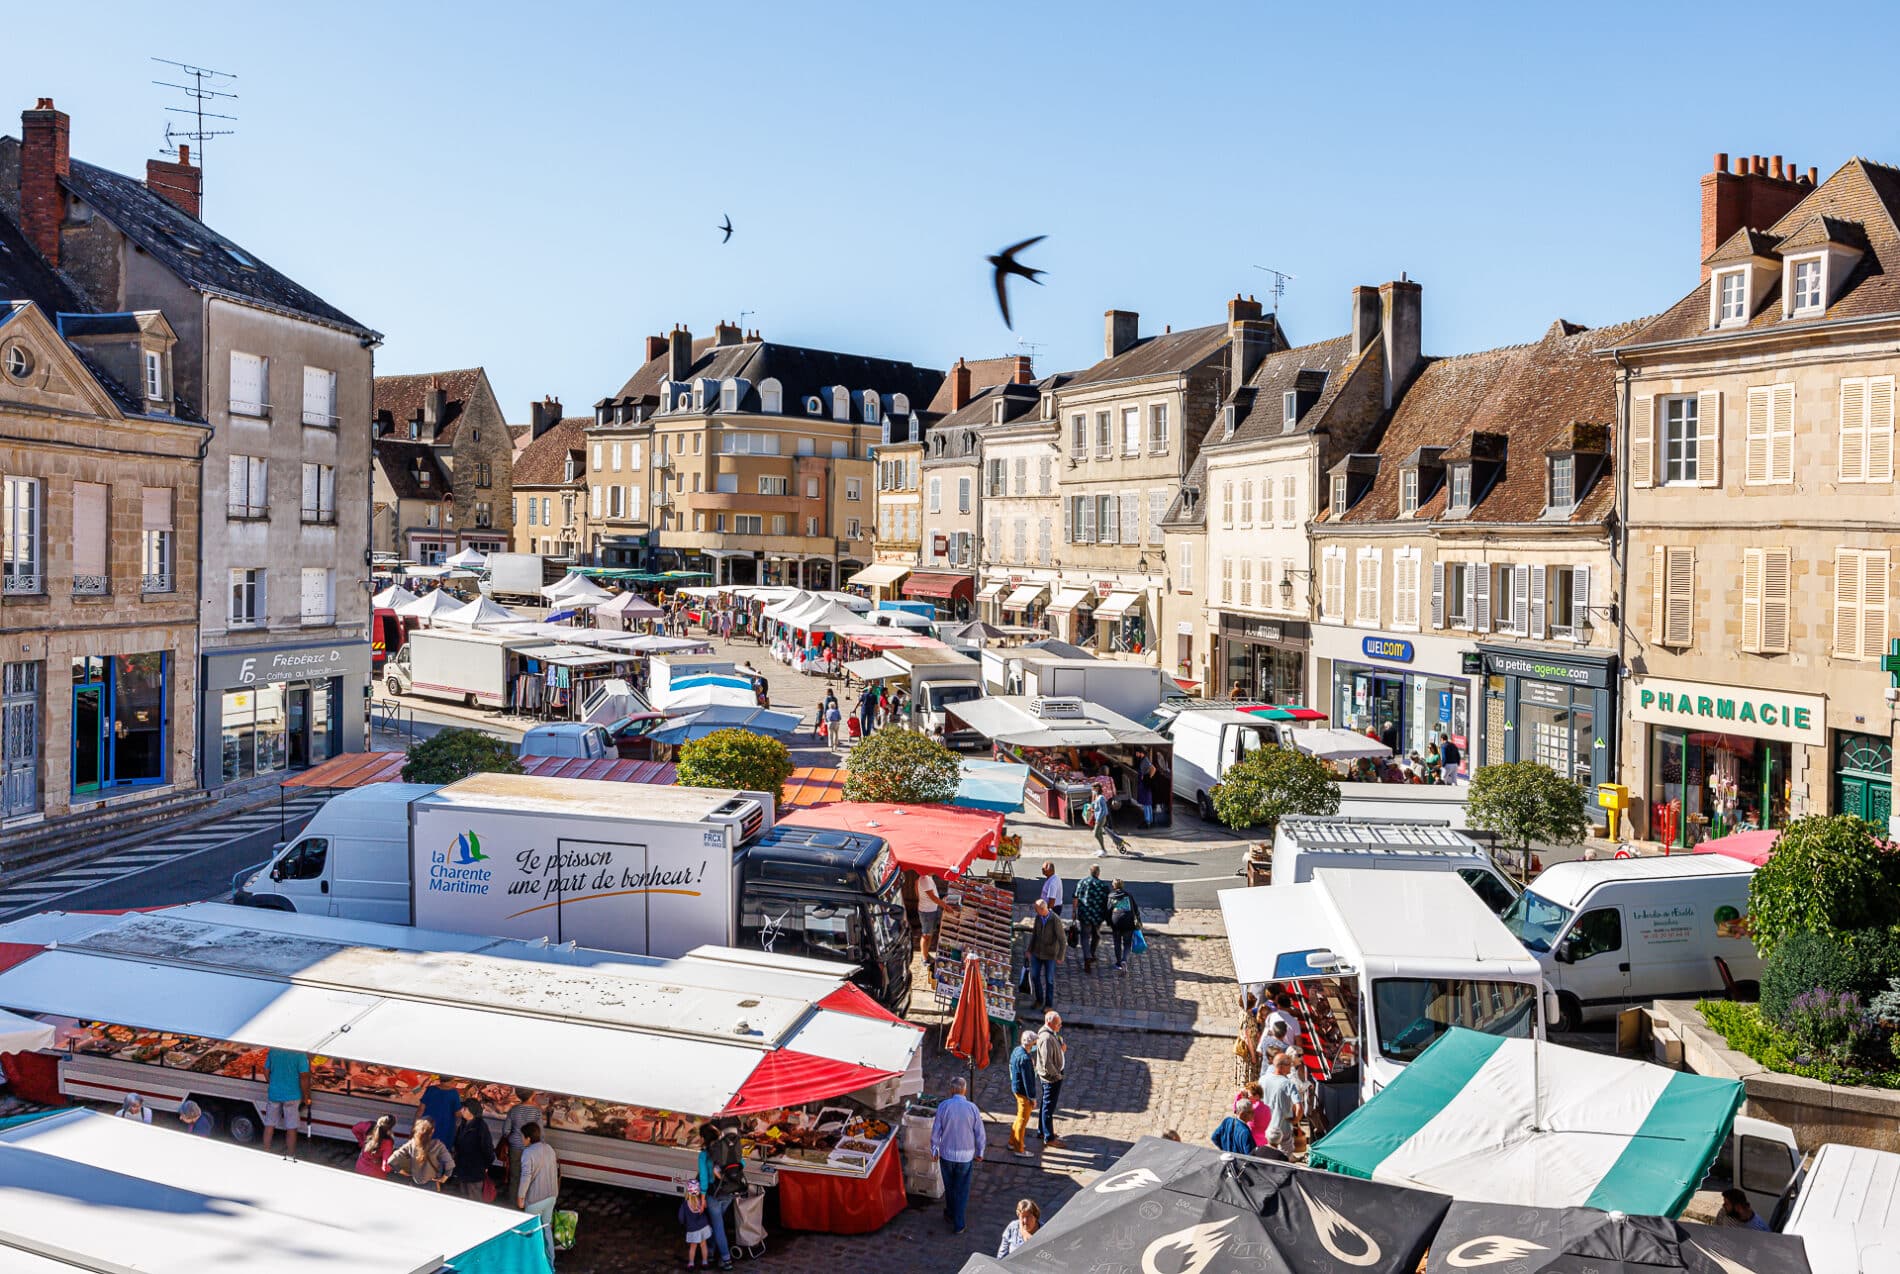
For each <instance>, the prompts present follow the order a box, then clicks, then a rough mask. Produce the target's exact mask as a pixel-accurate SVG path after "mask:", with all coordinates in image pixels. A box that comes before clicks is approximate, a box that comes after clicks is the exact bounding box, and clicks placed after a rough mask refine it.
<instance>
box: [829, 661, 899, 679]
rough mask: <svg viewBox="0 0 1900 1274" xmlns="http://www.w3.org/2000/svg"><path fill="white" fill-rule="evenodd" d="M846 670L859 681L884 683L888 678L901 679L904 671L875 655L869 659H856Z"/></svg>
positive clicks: (845, 667) (847, 665)
mask: <svg viewBox="0 0 1900 1274" xmlns="http://www.w3.org/2000/svg"><path fill="white" fill-rule="evenodd" d="M844 670H845V671H846V672H848V673H850V674H851V675H852V676H854V677H856V678H857V679H858V680H859V681H882V680H884V679H885V678H886V677H901V676H902V675H903V674H904V670H903V669H902V668H899V667H898V666H897V665H896V664H894V663H892V662H891V661H890V660H888V659H886V658H884V657H883V656H882V655H873V656H872V657H871V658H869V659H854V660H852V661H851V662H850V663H848V664H846V665H845V666H844Z"/></svg>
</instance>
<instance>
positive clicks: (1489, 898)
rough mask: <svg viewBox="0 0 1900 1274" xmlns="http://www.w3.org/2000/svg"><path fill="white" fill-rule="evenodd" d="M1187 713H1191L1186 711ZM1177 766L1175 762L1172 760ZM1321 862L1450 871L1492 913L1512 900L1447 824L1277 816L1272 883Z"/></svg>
mask: <svg viewBox="0 0 1900 1274" xmlns="http://www.w3.org/2000/svg"><path fill="white" fill-rule="evenodd" d="M1190 715H1191V714H1190ZM1175 764H1176V765H1177V766H1179V764H1180V762H1179V761H1178V760H1177V761H1176V762H1175ZM1321 867H1346V868H1364V869H1368V870H1373V871H1380V870H1384V871H1450V872H1456V873H1458V877H1459V879H1461V880H1463V881H1464V882H1465V883H1466V884H1467V885H1470V886H1471V891H1472V892H1473V893H1475V894H1477V895H1478V900H1479V901H1480V902H1482V903H1483V904H1484V905H1485V906H1486V907H1489V908H1490V909H1491V912H1492V914H1493V915H1503V914H1504V913H1505V912H1506V911H1508V910H1509V909H1510V907H1511V904H1512V903H1514V902H1516V901H1517V886H1515V885H1513V884H1512V883H1511V882H1510V879H1509V878H1508V877H1506V876H1505V874H1504V873H1503V872H1501V871H1499V870H1498V867H1497V864H1496V863H1495V862H1493V861H1492V860H1491V855H1490V853H1489V852H1487V851H1486V850H1485V848H1484V847H1483V846H1482V845H1480V844H1478V842H1476V841H1474V840H1472V839H1471V838H1470V837H1469V836H1466V835H1464V834H1463V833H1462V832H1457V831H1454V830H1452V827H1451V824H1449V823H1445V822H1431V821H1427V820H1424V819H1406V818H1339V817H1333V818H1306V817H1300V818H1283V819H1281V820H1280V825H1279V826H1278V827H1276V828H1275V829H1274V832H1273V883H1274V884H1276V885H1281V884H1287V885H1297V884H1301V883H1304V882H1305V881H1308V880H1311V879H1312V878H1313V872H1314V871H1315V870H1317V869H1318V868H1321Z"/></svg>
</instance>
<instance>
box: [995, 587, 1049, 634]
mask: <svg viewBox="0 0 1900 1274" xmlns="http://www.w3.org/2000/svg"><path fill="white" fill-rule="evenodd" d="M1048 602H1049V585H1048V584H1047V583H1046V582H1044V581H1042V580H1025V579H1024V578H1023V577H1021V576H1019V575H1012V576H1010V578H1009V592H1008V593H1006V594H1004V596H1003V600H1002V602H1001V603H999V605H998V610H999V611H1000V612H1001V614H1002V626H1003V627H1005V628H1011V627H1014V628H1043V627H1046V625H1045V624H1044V622H1043V620H1044V617H1045V615H1046V614H1047V611H1046V609H1045V608H1046V607H1047V605H1048Z"/></svg>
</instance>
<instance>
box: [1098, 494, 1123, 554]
mask: <svg viewBox="0 0 1900 1274" xmlns="http://www.w3.org/2000/svg"><path fill="white" fill-rule="evenodd" d="M1101 506H1102V507H1101V519H1102V520H1101V524H1100V525H1101V530H1100V536H1099V538H1100V539H1101V542H1102V543H1103V544H1114V543H1116V542H1117V541H1118V540H1120V539H1121V497H1120V496H1113V495H1105V496H1103V497H1102V501H1101Z"/></svg>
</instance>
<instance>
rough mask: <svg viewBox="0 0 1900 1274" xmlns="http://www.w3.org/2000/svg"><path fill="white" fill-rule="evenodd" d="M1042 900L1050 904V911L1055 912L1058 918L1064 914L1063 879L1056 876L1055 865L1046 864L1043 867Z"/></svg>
mask: <svg viewBox="0 0 1900 1274" xmlns="http://www.w3.org/2000/svg"><path fill="white" fill-rule="evenodd" d="M1041 898H1042V900H1043V901H1044V902H1046V903H1048V904H1049V910H1051V911H1053V912H1055V914H1056V915H1058V916H1059V915H1061V914H1062V877H1060V876H1058V875H1056V865H1055V864H1054V863H1044V864H1043V865H1042V894H1041Z"/></svg>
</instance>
